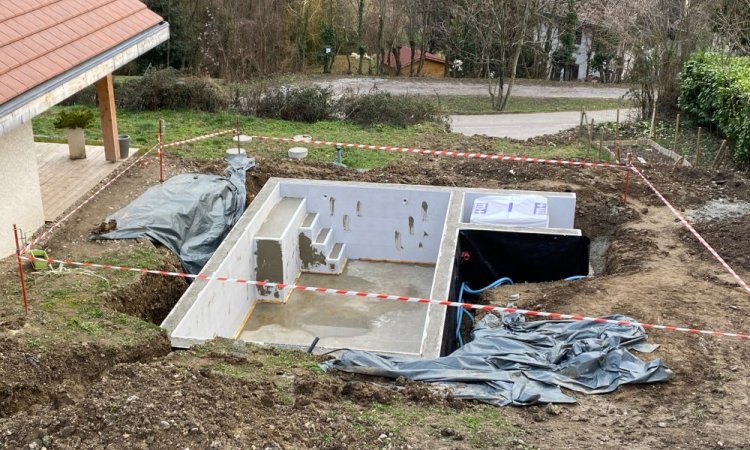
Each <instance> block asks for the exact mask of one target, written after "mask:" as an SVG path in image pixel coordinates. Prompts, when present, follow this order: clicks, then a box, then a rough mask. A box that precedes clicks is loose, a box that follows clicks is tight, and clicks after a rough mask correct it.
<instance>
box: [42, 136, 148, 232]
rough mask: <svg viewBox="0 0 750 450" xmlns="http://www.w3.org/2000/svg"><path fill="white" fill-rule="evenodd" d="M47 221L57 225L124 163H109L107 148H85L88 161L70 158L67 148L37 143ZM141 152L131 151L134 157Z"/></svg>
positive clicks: (43, 203)
mask: <svg viewBox="0 0 750 450" xmlns="http://www.w3.org/2000/svg"><path fill="white" fill-rule="evenodd" d="M35 150H36V154H37V167H38V170H39V184H40V185H41V188H42V205H43V206H44V220H45V221H49V222H51V221H54V220H55V219H56V218H57V217H59V216H60V215H61V214H62V213H63V212H65V210H67V209H68V208H70V207H71V206H73V205H74V204H76V202H77V201H78V200H79V199H81V197H83V195H84V194H86V193H87V192H88V191H90V190H91V189H93V188H94V187H96V185H98V184H99V182H101V181H102V180H103V179H104V178H106V177H107V176H108V175H109V174H111V173H112V172H114V170H115V169H117V168H118V167H119V166H120V164H122V161H118V162H116V163H111V162H107V161H106V160H105V159H104V147H96V146H88V145H87V146H86V158H85V159H77V160H72V159H70V158H69V157H68V144H50V143H41V142H36V143H35ZM137 151H138V149H135V148H132V147H131V149H130V156H131V157H132V156H133V155H134V154H135V153H136V152H137Z"/></svg>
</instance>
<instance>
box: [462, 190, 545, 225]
mask: <svg viewBox="0 0 750 450" xmlns="http://www.w3.org/2000/svg"><path fill="white" fill-rule="evenodd" d="M547 211H548V208H547V199H546V198H545V197H542V196H541V195H490V196H486V197H480V198H478V199H476V200H474V206H473V208H472V210H471V219H470V220H469V221H470V222H471V223H476V224H485V225H487V224H489V225H508V226H515V227H538V228H548V227H549V214H548V212H547Z"/></svg>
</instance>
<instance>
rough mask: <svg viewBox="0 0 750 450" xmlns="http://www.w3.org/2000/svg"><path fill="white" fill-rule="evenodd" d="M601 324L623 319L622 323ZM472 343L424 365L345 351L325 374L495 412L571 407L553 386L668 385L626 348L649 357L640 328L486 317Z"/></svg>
mask: <svg viewBox="0 0 750 450" xmlns="http://www.w3.org/2000/svg"><path fill="white" fill-rule="evenodd" d="M607 318H610V319H615V320H628V321H631V320H632V319H629V318H627V317H624V316H619V315H613V316H608V317H607ZM473 337H474V339H473V340H472V341H471V342H469V343H468V344H466V345H464V346H463V347H461V348H459V349H458V350H456V351H455V352H453V353H452V354H450V355H448V356H445V357H442V358H437V359H431V360H417V359H406V358H402V357H392V356H380V355H376V354H373V353H370V352H365V351H359V350H351V351H346V352H345V353H343V354H342V355H341V356H340V357H339V358H338V359H334V360H331V361H327V362H325V363H324V364H323V365H322V366H323V368H324V369H326V370H328V369H338V370H342V371H346V372H354V373H361V374H367V375H375V376H382V377H387V378H398V377H405V378H408V379H411V380H417V381H429V382H435V383H437V384H438V385H439V386H440V387H442V388H448V389H451V390H452V392H453V395H454V396H455V397H457V398H462V399H467V400H479V401H482V402H486V403H490V404H494V405H498V406H500V405H518V406H520V405H533V404H535V403H575V399H574V398H573V397H570V396H568V395H565V394H563V393H562V391H561V390H560V387H565V388H568V389H571V390H573V391H577V392H583V393H586V394H601V393H606V392H612V391H614V390H615V389H617V387H618V386H620V385H623V384H629V383H654V382H659V381H667V380H669V379H670V378H672V375H673V373H672V371H671V370H669V369H668V368H667V367H666V366H665V365H664V364H663V363H662V362H661V360H658V359H656V360H653V361H651V362H644V361H641V360H640V359H638V358H637V357H636V356H634V355H633V354H631V353H630V352H629V351H628V349H633V350H637V351H640V352H651V351H653V350H655V349H656V348H657V346H654V345H650V344H647V343H646V333H645V331H644V330H643V328H641V327H637V328H636V327H633V326H620V325H616V324H609V323H604V324H600V323H595V322H584V321H565V320H556V321H555V320H547V321H535V322H526V320H525V318H524V317H523V316H522V315H520V314H518V313H513V314H506V315H503V317H502V318H499V317H497V316H495V315H486V316H485V317H484V318H482V319H481V320H479V321H478V322H477V324H476V326H475V327H474V330H473Z"/></svg>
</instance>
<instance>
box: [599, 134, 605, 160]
mask: <svg viewBox="0 0 750 450" xmlns="http://www.w3.org/2000/svg"><path fill="white" fill-rule="evenodd" d="M603 150H604V130H602V131H600V132H599V161H601V160H602V151H603Z"/></svg>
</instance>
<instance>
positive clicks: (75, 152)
mask: <svg viewBox="0 0 750 450" xmlns="http://www.w3.org/2000/svg"><path fill="white" fill-rule="evenodd" d="M68 151H69V152H70V159H83V158H85V157H86V139H85V138H84V136H83V128H73V129H69V130H68Z"/></svg>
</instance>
